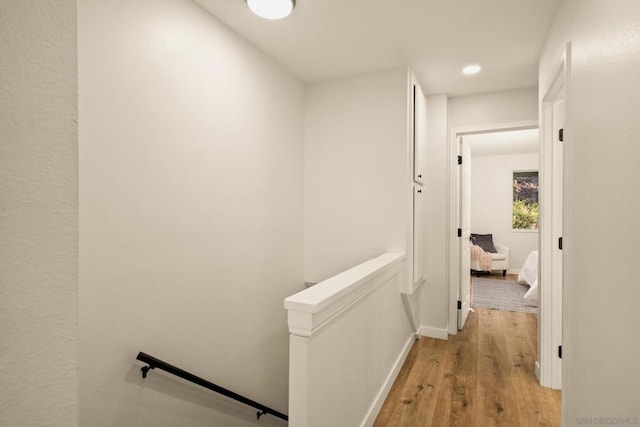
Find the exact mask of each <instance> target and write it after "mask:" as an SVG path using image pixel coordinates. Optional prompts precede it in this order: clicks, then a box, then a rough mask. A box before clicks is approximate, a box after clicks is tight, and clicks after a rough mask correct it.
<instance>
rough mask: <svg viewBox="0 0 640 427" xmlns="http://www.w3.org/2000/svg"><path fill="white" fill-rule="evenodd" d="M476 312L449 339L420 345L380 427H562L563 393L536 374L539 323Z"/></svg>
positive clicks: (396, 385)
mask: <svg viewBox="0 0 640 427" xmlns="http://www.w3.org/2000/svg"><path fill="white" fill-rule="evenodd" d="M475 310H476V311H475V313H470V314H469V318H468V320H467V323H466V325H465V327H464V330H462V331H460V332H459V333H458V334H457V335H454V336H450V337H449V340H447V341H444V340H437V339H434V338H426V337H421V338H420V339H419V340H418V341H416V343H415V344H414V346H413V348H412V349H411V352H410V353H409V356H408V357H407V360H406V362H405V364H404V366H403V367H402V370H401V371H400V373H399V374H398V378H397V379H396V381H395V383H394V385H393V387H392V388H391V391H390V393H389V396H388V398H387V400H386V402H385V403H384V405H383V407H382V409H381V411H380V414H379V415H378V418H377V420H376V422H375V424H374V426H376V427H384V426H403V427H404V426H482V427H485V426H559V425H560V392H559V391H555V390H551V389H548V388H544V387H541V386H540V385H539V384H538V382H537V380H536V377H535V374H534V366H535V359H536V357H535V355H536V340H537V334H536V328H537V320H536V316H535V315H533V314H526V313H514V312H509V311H499V310H492V309H484V308H477V309H475Z"/></svg>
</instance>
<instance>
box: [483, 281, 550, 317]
mask: <svg viewBox="0 0 640 427" xmlns="http://www.w3.org/2000/svg"><path fill="white" fill-rule="evenodd" d="M471 286H472V287H473V290H472V292H471V306H472V307H483V308H494V309H497V310H506V311H518V312H520V313H535V314H537V313H538V307H534V306H532V305H528V304H527V303H526V302H525V300H524V298H523V297H524V294H525V293H527V291H528V290H529V286H527V285H521V284H519V283H518V282H515V281H512V280H492V279H485V278H484V277H474V278H473V280H472V282H471Z"/></svg>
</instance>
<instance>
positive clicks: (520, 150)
mask: <svg viewBox="0 0 640 427" xmlns="http://www.w3.org/2000/svg"><path fill="white" fill-rule="evenodd" d="M464 142H465V143H467V144H468V145H469V148H471V156H472V157H477V156H498V155H504V154H525V153H538V152H539V145H538V129H526V130H513V131H506V132H494V133H482V134H476V135H467V136H465V137H464Z"/></svg>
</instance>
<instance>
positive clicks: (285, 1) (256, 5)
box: [246, 0, 296, 19]
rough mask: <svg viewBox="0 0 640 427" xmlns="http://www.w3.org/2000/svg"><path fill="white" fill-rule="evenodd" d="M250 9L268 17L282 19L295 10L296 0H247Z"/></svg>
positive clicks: (263, 16)
mask: <svg viewBox="0 0 640 427" xmlns="http://www.w3.org/2000/svg"><path fill="white" fill-rule="evenodd" d="M246 1H247V6H249V9H251V11H252V12H253V13H255V14H256V15H258V16H260V17H262V18H266V19H282V18H285V17H287V16H289V14H291V12H292V11H293V8H294V7H295V6H296V0H246Z"/></svg>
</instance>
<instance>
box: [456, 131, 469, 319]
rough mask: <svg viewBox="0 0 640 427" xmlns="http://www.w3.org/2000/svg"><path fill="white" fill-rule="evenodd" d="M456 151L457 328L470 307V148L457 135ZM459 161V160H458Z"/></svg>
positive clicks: (467, 314)
mask: <svg viewBox="0 0 640 427" xmlns="http://www.w3.org/2000/svg"><path fill="white" fill-rule="evenodd" d="M458 153H460V154H459V155H461V156H462V164H461V165H459V167H458V170H459V183H460V189H459V195H460V202H459V205H458V206H459V209H458V212H459V216H460V218H459V222H458V224H460V225H459V229H460V230H461V232H460V233H459V234H460V238H459V241H460V264H459V265H460V287H459V291H458V330H459V331H461V330H462V328H463V327H464V322H465V321H466V320H467V317H468V316H469V309H470V308H471V150H470V149H469V146H468V145H467V144H465V143H464V140H463V139H462V137H458ZM459 163H460V162H459Z"/></svg>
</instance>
